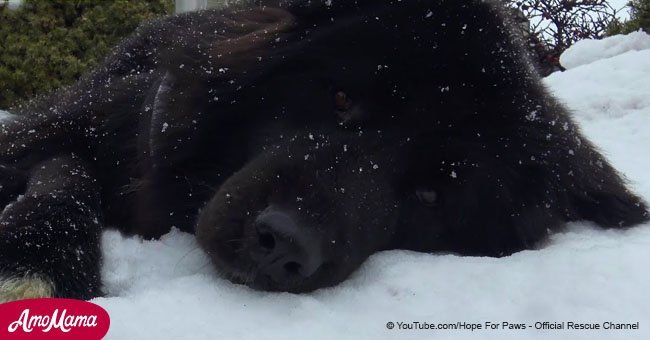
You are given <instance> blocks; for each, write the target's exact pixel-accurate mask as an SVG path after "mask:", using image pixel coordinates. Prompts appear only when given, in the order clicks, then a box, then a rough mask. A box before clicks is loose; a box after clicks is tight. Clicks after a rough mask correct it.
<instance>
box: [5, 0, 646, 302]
mask: <svg viewBox="0 0 650 340" xmlns="http://www.w3.org/2000/svg"><path fill="white" fill-rule="evenodd" d="M332 19H334V20H332ZM341 91H343V92H345V93H346V95H347V96H349V97H350V98H351V103H350V105H349V107H345V109H344V110H343V111H341V109H340V106H341V105H340V103H337V99H335V98H337V93H339V92H341ZM14 111H15V112H16V113H17V115H18V116H17V117H16V119H15V120H12V121H5V122H2V124H1V126H0V164H2V167H0V174H1V176H2V177H0V181H1V182H0V184H2V187H0V203H1V204H3V205H5V204H7V203H10V205H9V206H8V207H7V208H5V211H4V212H3V214H2V216H1V217H0V241H1V242H2V243H3V245H2V247H0V270H1V271H2V273H4V274H3V275H4V276H2V277H14V276H16V275H18V276H20V275H25V274H30V275H31V273H34V274H39V275H44V276H46V277H48V278H50V279H51V280H52V282H53V285H54V287H55V290H54V292H55V293H54V294H55V295H57V296H69V297H81V298H89V297H92V296H96V295H98V294H100V291H99V278H98V272H99V248H98V235H99V230H100V225H99V224H98V223H101V224H102V225H111V226H119V227H120V228H121V229H122V230H124V231H125V232H128V233H135V234H139V235H143V236H145V237H147V238H156V237H159V236H160V235H162V234H164V233H166V232H167V231H169V230H170V228H171V227H177V228H180V229H181V230H184V231H188V232H193V231H194V230H195V227H196V228H197V229H196V232H197V237H198V240H199V243H200V244H201V245H202V246H203V248H204V249H205V250H206V251H207V252H208V254H209V255H211V257H212V258H213V259H214V262H215V264H216V266H217V269H219V270H220V271H222V272H223V273H225V274H226V275H228V276H229V277H232V278H234V279H236V280H238V281H241V282H244V283H247V284H249V285H251V286H253V287H256V288H261V289H277V290H289V291H307V290H311V289H315V288H318V287H322V286H327V285H333V284H336V283H337V282H340V281H341V280H343V279H344V278H345V277H346V276H347V275H348V274H349V273H350V272H351V271H353V270H354V269H355V268H356V267H357V266H358V265H359V264H360V263H362V262H363V260H365V258H367V256H369V255H370V254H372V253H373V252H376V251H378V250H382V249H392V248H402V249H413V250H418V251H427V252H439V251H451V252H455V253H459V254H466V255H487V256H504V255H508V254H511V253H513V252H516V251H519V250H522V249H529V248H533V247H536V246H538V245H539V244H540V242H542V241H543V240H544V239H545V237H546V236H547V235H548V233H549V232H550V231H556V230H560V229H561V228H562V227H563V226H564V225H565V223H566V222H567V221H575V220H590V221H593V222H595V223H596V224H599V225H601V226H603V227H615V228H618V227H625V226H630V225H634V224H638V223H641V222H643V221H647V220H648V213H647V208H646V205H645V203H644V202H642V200H641V199H640V198H639V197H638V196H636V195H634V194H633V193H631V192H630V191H629V190H628V189H627V188H626V187H625V185H624V181H623V179H622V178H621V176H620V175H619V174H618V173H617V172H616V171H615V170H614V169H613V168H612V167H611V165H609V163H608V162H607V160H606V159H605V158H604V157H603V156H602V155H601V154H600V153H599V152H598V151H597V150H596V149H595V147H594V146H593V145H592V144H591V143H590V142H589V141H588V140H587V139H585V138H584V137H583V136H582V135H581V133H580V131H579V129H578V127H577V126H576V125H575V123H574V122H573V121H572V120H571V118H570V115H569V113H568V111H567V109H566V108H565V107H563V106H562V105H560V104H559V103H558V102H557V100H555V99H554V98H553V97H552V96H551V95H550V94H549V92H548V91H547V90H546V89H545V88H544V87H543V85H542V84H541V82H540V78H539V76H538V75H537V73H536V72H535V71H534V69H533V67H532V66H531V65H530V61H529V60H528V59H527V56H526V53H525V52H524V49H523V47H522V44H521V42H520V41H518V40H517V39H516V38H514V37H512V36H511V34H510V33H509V31H508V24H507V22H506V20H505V19H504V18H503V15H502V11H501V9H500V7H499V6H498V5H495V4H492V3H491V2H484V1H456V0H437V1H423V0H420V1H417V0H415V1H401V2H397V1H395V2H390V1H386V2H384V1H381V2H380V1H370V0H368V1H365V0H361V1H356V2H352V1H333V2H332V5H331V6H326V5H325V4H324V3H321V2H319V1H311V2H309V3H303V2H297V3H293V4H292V3H284V2H266V1H263V2H262V4H256V5H253V6H251V7H245V6H241V7H235V8H231V9H227V10H213V11H203V12H200V13H189V14H184V15H179V16H174V17H170V18H166V19H163V20H160V21H156V22H152V23H150V24H147V25H145V26H143V27H141V28H139V29H138V30H137V31H136V32H135V33H134V34H133V35H132V36H131V37H130V38H128V39H126V40H125V41H124V42H123V43H122V44H120V46H118V47H117V48H116V49H115V51H114V52H113V54H112V55H111V56H109V57H108V58H107V59H106V61H105V62H104V63H102V64H101V65H100V66H99V67H97V68H96V69H95V70H94V71H93V72H90V73H89V74H88V75H86V76H84V77H83V78H82V79H80V80H79V82H78V83H76V84H75V85H73V86H71V87H68V88H65V89H61V90H59V91H58V92H56V93H53V94H51V95H48V96H45V97H43V98H39V99H36V100H34V101H32V102H30V103H28V104H25V105H23V106H20V107H17V108H15V109H14ZM344 146H345V147H344ZM348 147H349V149H348ZM344 149H345V150H344ZM278 150H279V151H278ZM306 155H309V156H310V157H308V158H305V156H306ZM61 159H64V160H66V161H65V162H64V163H65V164H66V165H70V166H73V167H76V168H77V169H78V171H77V172H76V174H70V173H69V172H67V171H65V172H62V170H61V168H60V167H61V166H62V163H61V161H60V160H61ZM332 164H337V165H336V166H334V167H332ZM374 164H376V165H378V167H377V168H376V169H375V168H374V167H373V165H374ZM43 165H45V168H43V167H42V166H43ZM360 168H363V169H365V172H362V171H361V172H360V171H359V169H360ZM48 169H49V170H48ZM79 173H84V174H86V175H85V176H80V175H78V174H79ZM42 176H45V177H48V178H49V177H53V176H62V178H63V180H62V181H61V182H56V183H53V184H52V185H51V186H46V187H42V186H41V184H37V181H36V182H35V180H34V179H35V178H39V177H42ZM341 188H347V190H344V191H341V190H340V189H341ZM420 188H428V189H431V190H435V192H436V193H437V196H438V197H439V199H438V201H437V202H436V204H435V205H434V206H423V205H422V204H420V203H419V202H418V200H417V197H416V195H415V194H414V193H415V192H416V191H417V190H419V189H420ZM25 191H27V194H25V196H24V197H23V198H19V195H21V194H24V193H25ZM51 192H59V193H60V195H56V197H53V196H52V195H50V193H51ZM96 192H97V193H99V195H95V194H94V193H96ZM226 195H228V196H226ZM73 196H74V198H73ZM79 197H82V198H83V199H81V200H80V199H79ZM225 197H228V199H227V200H226V198H225ZM296 197H299V198H300V199H301V200H299V201H300V202H302V203H300V204H297V203H296V200H297V199H296ZM269 201H273V202H275V203H277V204H280V205H283V206H285V207H287V208H286V209H288V210H291V211H294V212H295V214H296V215H295V216H296V218H298V219H300V220H301V221H303V223H304V224H305V225H309V226H311V227H312V228H314V230H315V232H317V233H319V235H321V236H322V237H323V239H327V240H331V241H335V242H330V243H329V244H327V245H324V246H323V251H324V252H325V253H326V254H328V256H329V258H331V259H332V260H331V261H330V262H328V263H327V264H328V266H324V268H323V269H322V270H321V271H320V272H319V273H317V275H315V276H314V277H313V278H310V280H309V281H308V282H289V283H287V284H286V285H285V286H283V287H273V286H270V285H269V284H268V283H266V282H256V278H255V275H254V271H255V268H254V266H253V265H252V264H251V262H250V259H248V258H247V257H246V256H245V255H240V254H242V253H245V251H246V246H245V243H246V240H248V239H250V238H251V237H253V236H252V235H251V232H250V227H249V225H250V220H249V219H247V218H246V217H245V216H247V214H257V213H259V212H260V211H262V210H263V209H264V208H265V207H266V205H267V204H269V203H268V202H269ZM80 202H81V203H80ZM298 208H300V209H298ZM68 218H70V219H72V220H73V221H75V226H76V227H75V228H74V229H70V222H68V221H67V219H68ZM46 221H47V222H48V223H50V225H52V227H53V228H52V229H45V227H44V224H45V222H46ZM64 221H65V222H64ZM96 221H99V222H98V223H96ZM197 221H198V227H197ZM32 232H33V233H32ZM30 237H32V238H35V242H37V243H38V244H40V245H41V246H44V247H42V248H39V249H32V248H30V247H29V246H28V245H27V244H30V243H29V242H27V243H26V242H25V241H26V240H28V239H29V238H30ZM242 243H243V244H244V245H242ZM54 250H56V253H54V252H53V251H54ZM79 250H81V251H82V253H81V255H79V253H78V252H79ZM70 259H73V260H74V261H78V265H75V266H74V267H72V266H71V265H70V262H69V261H70ZM44 263H47V264H48V265H47V266H45V265H44Z"/></svg>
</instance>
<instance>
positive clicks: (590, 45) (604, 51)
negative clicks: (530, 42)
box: [560, 31, 650, 69]
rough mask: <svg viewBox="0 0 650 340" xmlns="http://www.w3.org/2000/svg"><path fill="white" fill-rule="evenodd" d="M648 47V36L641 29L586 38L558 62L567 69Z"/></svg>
mask: <svg viewBox="0 0 650 340" xmlns="http://www.w3.org/2000/svg"><path fill="white" fill-rule="evenodd" d="M649 48H650V36H648V35H647V34H646V33H644V32H643V31H638V32H632V33H630V34H628V35H617V36H613V37H609V38H607V39H604V40H591V39H586V40H582V41H578V42H577V43H575V44H574V45H573V46H572V47H571V48H570V49H569V50H567V51H565V52H564V53H563V54H562V56H561V57H560V63H561V64H562V66H564V67H566V68H567V69H572V68H576V67H578V66H580V65H585V64H589V63H592V62H595V61H597V60H600V59H605V58H611V57H615V56H617V55H620V54H623V53H626V52H628V51H631V50H635V51H640V50H647V49H649Z"/></svg>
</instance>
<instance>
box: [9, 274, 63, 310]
mask: <svg viewBox="0 0 650 340" xmlns="http://www.w3.org/2000/svg"><path fill="white" fill-rule="evenodd" d="M53 296H54V286H53V285H52V283H51V282H50V281H49V280H47V279H46V278H43V277H42V276H40V275H30V274H27V275H23V276H8V277H7V276H2V275H0V303H3V302H9V301H14V300H24V299H34V298H46V297H53Z"/></svg>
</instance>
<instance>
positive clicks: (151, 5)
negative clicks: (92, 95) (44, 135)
mask: <svg viewBox="0 0 650 340" xmlns="http://www.w3.org/2000/svg"><path fill="white" fill-rule="evenodd" d="M173 7H174V2H173V0H139V1H127V0H116V1H106V0H76V1H70V0H26V1H25V2H24V3H23V5H22V6H21V7H19V8H18V9H15V10H9V9H8V8H7V7H6V6H4V7H0V108H7V107H9V106H10V105H12V104H15V103H16V102H17V101H19V100H22V99H25V98H29V97H31V96H34V95H36V94H39V93H44V92H47V91H50V90H53V89H55V88H57V87H60V86H62V85H66V84H69V83H71V82H73V81H74V80H76V79H77V78H79V76H80V75H81V74H82V73H83V72H84V71H86V70H87V69H88V68H89V67H91V66H93V65H95V64H96V63H97V62H99V61H100V60H101V59H102V58H103V57H104V56H105V55H106V54H107V53H108V52H109V51H110V49H111V48H112V47H113V46H114V45H115V44H117V43H118V42H119V41H120V39H121V38H122V37H124V36H126V35H128V34H129V33H130V32H131V31H133V30H134V29H135V28H136V27H137V26H138V25H139V24H140V23H141V22H143V21H146V20H150V19H153V18H156V17H160V16H163V15H167V14H171V13H172V11H173Z"/></svg>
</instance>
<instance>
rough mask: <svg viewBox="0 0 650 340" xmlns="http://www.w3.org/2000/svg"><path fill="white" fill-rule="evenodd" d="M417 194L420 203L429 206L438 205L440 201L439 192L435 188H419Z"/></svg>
mask: <svg viewBox="0 0 650 340" xmlns="http://www.w3.org/2000/svg"><path fill="white" fill-rule="evenodd" d="M415 196H416V197H417V198H418V200H419V201H420V203H422V204H423V205H426V206H427V207H431V206H434V205H436V203H437V201H438V193H436V192H435V190H433V189H417V190H416V191H415Z"/></svg>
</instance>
